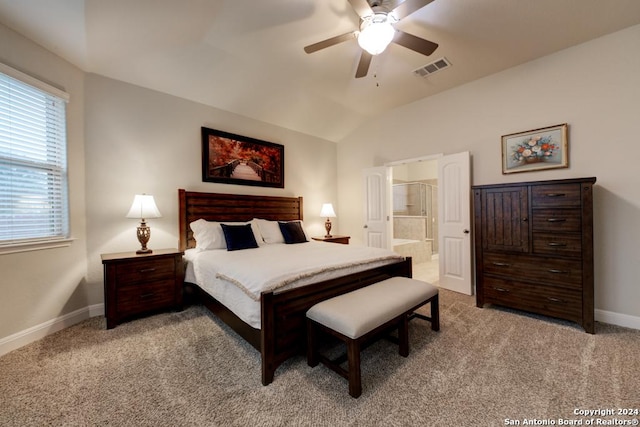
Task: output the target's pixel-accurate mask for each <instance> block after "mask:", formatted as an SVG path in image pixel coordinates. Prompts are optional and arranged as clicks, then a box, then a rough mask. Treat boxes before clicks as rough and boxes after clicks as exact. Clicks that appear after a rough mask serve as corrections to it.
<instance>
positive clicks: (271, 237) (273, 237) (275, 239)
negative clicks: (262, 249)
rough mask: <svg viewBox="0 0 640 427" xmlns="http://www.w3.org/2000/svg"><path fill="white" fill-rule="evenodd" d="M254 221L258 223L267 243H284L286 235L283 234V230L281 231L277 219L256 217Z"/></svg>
mask: <svg viewBox="0 0 640 427" xmlns="http://www.w3.org/2000/svg"><path fill="white" fill-rule="evenodd" d="M253 221H255V222H256V223H257V224H258V229H259V230H260V235H261V236H262V238H263V239H264V242H265V243H269V244H271V243H284V236H282V232H281V231H280V227H279V226H278V222H277V221H269V220H267V219H260V218H254V219H253Z"/></svg>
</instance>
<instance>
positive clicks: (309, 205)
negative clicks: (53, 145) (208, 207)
mask: <svg viewBox="0 0 640 427" xmlns="http://www.w3.org/2000/svg"><path fill="white" fill-rule="evenodd" d="M85 91H86V95H87V96H86V112H85V115H86V129H87V137H86V168H87V230H88V263H89V283H90V284H91V292H92V301H102V287H101V286H102V265H101V262H100V254H101V253H108V252H121V251H132V250H135V249H137V248H139V243H138V240H137V238H136V233H135V228H136V226H137V225H138V222H137V221H136V220H134V219H127V218H125V215H126V213H127V212H128V210H129V207H130V206H131V202H132V201H133V196H134V194H136V193H147V194H153V195H154V197H155V200H156V204H157V205H158V209H159V210H160V212H161V213H162V215H163V216H162V218H159V219H153V220H149V221H148V224H149V225H150V227H151V240H150V241H149V244H148V246H149V247H150V248H152V249H153V248H175V247H177V245H178V188H185V189H188V190H197V191H207V192H221V193H241V194H259V195H262V194H264V195H273V196H303V197H304V218H305V227H306V228H307V229H308V230H310V231H311V233H314V234H318V235H321V233H322V234H324V226H323V221H322V218H320V217H319V213H320V208H321V206H322V203H324V202H333V203H335V202H336V200H337V186H336V162H335V158H336V145H335V143H333V142H329V141H325V140H321V139H318V138H313V137H310V136H308V135H303V134H300V133H296V132H292V131H288V130H286V129H282V128H279V127H275V126H272V125H268V124H266V123H262V122H257V121H255V120H250V119H247V118H245V117H241V116H238V115H235V114H231V113H228V112H225V111H222V110H218V109H215V108H212V107H209V106H205V105H203V104H198V103H195V102H191V101H187V100H184V99H181V98H177V97H174V96H170V95H166V94H162V93H159V92H155V91H152V90H148V89H144V88H141V87H138V86H133V85H130V84H127V83H123V82H120V81H117V80H112V79H108V78H105V77H101V76H98V75H95V74H89V75H87V78H86V83H85ZM201 126H206V127H209V128H214V129H220V130H223V131H226V132H231V133H236V134H240V135H245V136H249V137H253V138H258V139H262V140H266V141H271V142H275V143H278V144H282V145H284V150H285V188H284V189H276V188H264V187H250V186H240V185H228V184H214V183H204V182H202V179H201V176H202V172H201V137H200V128H201Z"/></svg>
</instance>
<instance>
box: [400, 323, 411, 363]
mask: <svg viewBox="0 0 640 427" xmlns="http://www.w3.org/2000/svg"><path fill="white" fill-rule="evenodd" d="M398 344H399V346H400V351H399V353H400V356H402V357H407V356H408V355H409V315H408V314H404V315H403V316H402V317H401V318H400V322H399V324H398Z"/></svg>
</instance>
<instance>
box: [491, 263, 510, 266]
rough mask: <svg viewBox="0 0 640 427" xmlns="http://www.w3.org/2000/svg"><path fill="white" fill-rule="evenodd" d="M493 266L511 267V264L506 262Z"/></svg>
mask: <svg viewBox="0 0 640 427" xmlns="http://www.w3.org/2000/svg"><path fill="white" fill-rule="evenodd" d="M493 265H495V266H496V267H511V264H509V263H507V262H494V263H493Z"/></svg>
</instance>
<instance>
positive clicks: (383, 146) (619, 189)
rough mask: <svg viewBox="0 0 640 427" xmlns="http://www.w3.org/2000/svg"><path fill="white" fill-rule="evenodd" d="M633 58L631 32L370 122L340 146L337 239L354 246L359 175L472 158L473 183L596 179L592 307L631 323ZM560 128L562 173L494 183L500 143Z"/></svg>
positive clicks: (637, 193) (635, 311)
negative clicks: (431, 158) (565, 140)
mask: <svg viewBox="0 0 640 427" xmlns="http://www.w3.org/2000/svg"><path fill="white" fill-rule="evenodd" d="M639 50H640V26H635V27H631V28H629V29H626V30H623V31H620V32H618V33H614V34H611V35H608V36H605V37H602V38H600V39H596V40H593V41H591V42H588V43H585V44H582V45H579V46H576V47H573V48H570V49H567V50H564V51H562V52H559V53H556V54H554V55H550V56H547V57H545V58H541V59H539V60H536V61H533V62H530V63H527V64H524V65H521V66H518V67H515V68H512V69H509V70H507V71H505V72H502V73H499V74H495V75H493V76H489V77H487V78H484V79H482V80H478V81H475V82H472V83H470V84H467V85H465V86H462V87H459V88H456V89H453V90H449V91H446V92H444V93H441V94H439V95H436V96H434V97H431V98H427V99H423V100H421V101H418V102H416V103H413V104H411V105H408V106H405V107H401V108H398V109H396V110H394V111H392V112H390V113H386V114H385V115H384V117H381V118H375V119H372V120H371V121H370V122H369V123H366V124H365V125H364V126H362V127H361V128H360V129H358V130H357V131H356V132H354V133H353V134H352V135H351V136H349V137H348V138H346V139H345V140H344V141H341V142H340V143H339V144H338V177H339V179H338V186H339V188H340V194H339V200H338V206H339V210H338V212H337V214H338V216H339V217H340V221H341V228H342V230H341V232H342V233H347V234H351V236H352V238H353V239H354V241H362V207H363V200H362V191H361V186H362V178H361V176H362V172H361V171H362V169H364V168H367V167H372V166H380V165H383V164H385V163H386V162H392V161H397V160H402V159H409V158H418V157H422V156H426V155H431V154H437V153H441V152H443V153H456V152H461V151H470V152H471V155H472V181H473V184H489V183H499V182H515V181H525V180H545V179H557V178H572V177H585V176H595V177H597V178H598V182H597V183H596V187H595V190H594V198H595V221H594V226H595V258H596V262H595V277H596V285H595V286H596V308H597V309H600V310H605V311H610V312H614V313H618V314H622V315H628V316H635V318H636V319H637V318H638V316H640V303H639V301H640V286H638V277H640V250H638V242H639V241H640V227H639V226H638V218H640V185H639V184H640V179H639V178H638V159H640V144H639V143H638V135H639V133H640V124H639V123H640V122H639V121H638V113H639V111H640V110H639V107H638V105H639V104H638V103H639V102H640V55H637V52H638V51H639ZM451 59H452V61H453V63H454V64H455V60H454V59H453V58H451ZM454 66H455V65H454ZM565 122H566V123H568V124H569V143H570V167H569V168H568V169H555V170H548V171H538V172H529V173H518V174H512V175H506V176H503V175H502V173H501V151H500V136H501V135H505V134H509V133H513V132H518V131H525V130H529V129H536V128H540V127H545V126H551V125H555V124H559V123H565ZM391 142H392V143H391Z"/></svg>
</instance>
